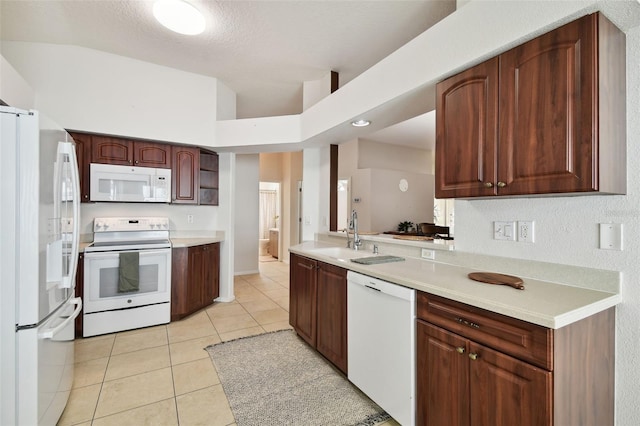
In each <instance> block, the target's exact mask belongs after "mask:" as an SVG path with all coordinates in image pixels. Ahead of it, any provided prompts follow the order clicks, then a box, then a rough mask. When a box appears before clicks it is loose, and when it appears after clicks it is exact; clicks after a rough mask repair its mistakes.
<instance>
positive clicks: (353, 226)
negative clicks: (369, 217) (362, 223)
mask: <svg viewBox="0 0 640 426" xmlns="http://www.w3.org/2000/svg"><path fill="white" fill-rule="evenodd" d="M349 229H350V230H353V249H354V250H358V249H359V248H360V246H362V240H361V239H360V235H358V213H356V211H355V209H354V210H353V211H351V220H350V221H349Z"/></svg>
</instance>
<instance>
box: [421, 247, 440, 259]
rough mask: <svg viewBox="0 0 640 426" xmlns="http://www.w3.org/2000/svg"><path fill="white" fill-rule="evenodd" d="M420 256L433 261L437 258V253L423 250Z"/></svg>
mask: <svg viewBox="0 0 640 426" xmlns="http://www.w3.org/2000/svg"><path fill="white" fill-rule="evenodd" d="M420 256H421V257H422V258H423V259H432V260H433V259H435V258H436V251H435V250H429V249H426V248H423V249H422V252H421V253H420Z"/></svg>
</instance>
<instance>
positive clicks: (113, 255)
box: [84, 248, 171, 259]
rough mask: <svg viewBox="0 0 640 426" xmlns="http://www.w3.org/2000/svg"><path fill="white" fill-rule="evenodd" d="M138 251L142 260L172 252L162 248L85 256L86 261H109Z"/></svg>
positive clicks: (94, 252) (91, 253) (93, 252)
mask: <svg viewBox="0 0 640 426" xmlns="http://www.w3.org/2000/svg"><path fill="white" fill-rule="evenodd" d="M134 251H137V252H139V253H140V258H142V257H146V256H150V255H155V254H166V253H167V252H169V253H170V252H171V249H170V248H160V249H142V250H112V251H90V252H86V251H85V254H84V257H85V259H86V258H90V259H108V258H114V259H117V258H118V256H119V254H120V253H131V252H134Z"/></svg>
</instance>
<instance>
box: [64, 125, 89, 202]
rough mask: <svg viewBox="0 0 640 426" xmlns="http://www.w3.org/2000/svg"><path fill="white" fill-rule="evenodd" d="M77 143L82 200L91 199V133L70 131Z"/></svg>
mask: <svg viewBox="0 0 640 426" xmlns="http://www.w3.org/2000/svg"><path fill="white" fill-rule="evenodd" d="M69 134H70V135H71V137H72V138H73V140H74V141H75V143H76V157H77V160H78V174H79V175H80V201H81V202H83V203H86V202H88V201H89V196H90V191H91V185H90V183H89V179H90V177H91V174H90V168H89V163H91V135H88V134H86V133H75V132H70V133H69Z"/></svg>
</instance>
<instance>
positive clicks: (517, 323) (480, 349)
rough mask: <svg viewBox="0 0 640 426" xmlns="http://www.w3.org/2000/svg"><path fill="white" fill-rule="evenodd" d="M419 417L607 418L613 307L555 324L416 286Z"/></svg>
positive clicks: (492, 420) (507, 420) (508, 421)
mask: <svg viewBox="0 0 640 426" xmlns="http://www.w3.org/2000/svg"><path fill="white" fill-rule="evenodd" d="M417 317H418V320H417V328H416V329H417V333H416V336H417V342H416V348H417V366H416V374H417V378H416V384H417V386H416V387H417V395H416V396H417V405H416V412H417V421H416V423H417V424H418V425H442V424H447V425H455V426H461V425H464V426H476V425H482V426H499V425H504V426H506V425H512V424H514V422H515V423H517V424H519V425H532V426H534V425H536V426H538V425H554V424H555V425H565V424H566V425H569V424H580V425H593V426H596V425H597V426H600V425H613V415H614V411H613V408H614V400H613V396H614V356H615V344H614V334H615V320H614V318H615V310H614V308H610V309H608V310H606V311H603V312H600V313H598V314H595V315H593V316H591V317H588V318H586V319H583V320H581V321H578V322H576V323H573V324H570V325H568V326H565V327H563V328H560V329H557V330H551V329H548V328H545V327H541V326H538V325H535V324H531V323H527V322H525V321H521V320H517V319H514V318H510V317H506V316H504V315H500V314H496V313H493V312H489V311H485V310H483V309H479V308H475V307H472V306H469V305H466V304H463V303H459V302H454V301H451V300H448V299H445V298H442V297H438V296H434V295H431V294H427V293H423V292H418V300H417Z"/></svg>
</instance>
